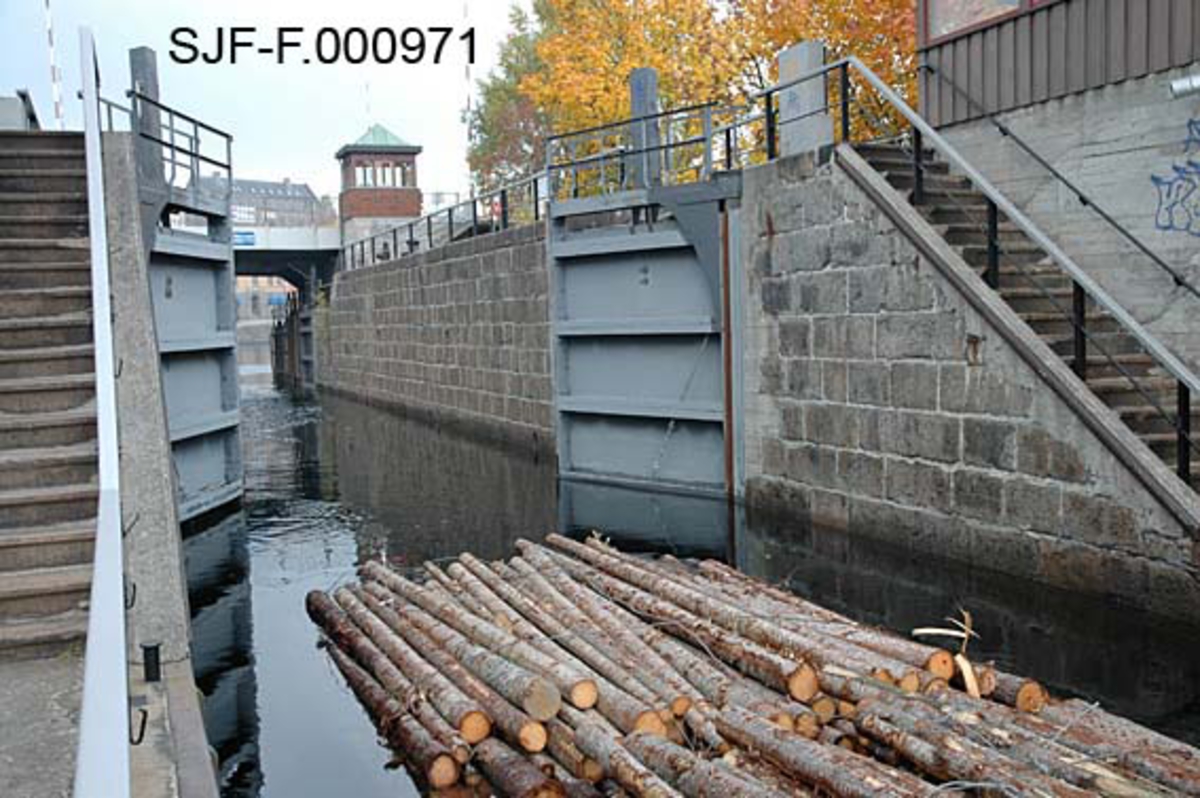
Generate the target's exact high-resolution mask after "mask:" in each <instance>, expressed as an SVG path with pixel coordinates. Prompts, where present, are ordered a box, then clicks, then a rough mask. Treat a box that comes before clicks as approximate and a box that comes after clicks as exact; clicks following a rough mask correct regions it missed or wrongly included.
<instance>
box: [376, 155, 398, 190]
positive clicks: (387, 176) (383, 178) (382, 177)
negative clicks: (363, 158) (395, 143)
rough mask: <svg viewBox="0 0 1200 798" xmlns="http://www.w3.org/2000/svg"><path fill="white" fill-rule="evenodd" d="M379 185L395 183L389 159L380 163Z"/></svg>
mask: <svg viewBox="0 0 1200 798" xmlns="http://www.w3.org/2000/svg"><path fill="white" fill-rule="evenodd" d="M379 185H381V186H386V187H391V186H393V185H395V179H394V177H393V174H392V165H391V164H390V163H388V162H387V161H384V162H383V163H381V164H379Z"/></svg>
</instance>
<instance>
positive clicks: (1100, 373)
mask: <svg viewBox="0 0 1200 798" xmlns="http://www.w3.org/2000/svg"><path fill="white" fill-rule="evenodd" d="M1062 359H1063V361H1064V362H1065V363H1066V364H1067V366H1069V367H1074V364H1075V354H1074V353H1073V352H1068V353H1067V354H1064V355H1063V356H1062ZM1121 371H1124V372H1125V373H1126V374H1132V375H1133V376H1135V377H1142V376H1155V377H1161V376H1163V371H1162V368H1161V367H1160V366H1159V365H1158V363H1157V362H1156V361H1155V360H1154V358H1153V357H1151V356H1150V355H1147V354H1145V353H1143V352H1125V353H1117V354H1114V355H1112V356H1111V359H1110V357H1106V356H1105V355H1101V354H1090V355H1088V356H1087V372H1086V373H1087V375H1088V377H1120V376H1121Z"/></svg>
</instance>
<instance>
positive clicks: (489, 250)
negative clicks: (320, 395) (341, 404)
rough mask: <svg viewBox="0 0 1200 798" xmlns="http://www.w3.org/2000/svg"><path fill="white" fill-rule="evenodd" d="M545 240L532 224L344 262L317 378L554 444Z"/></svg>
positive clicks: (492, 431)
mask: <svg viewBox="0 0 1200 798" xmlns="http://www.w3.org/2000/svg"><path fill="white" fill-rule="evenodd" d="M545 249H546V248H545V240H544V227H543V226H542V225H530V226H526V227H518V228H513V229H510V230H506V231H503V232H500V233H496V234H493V235H487V236H480V237H478V238H471V239H466V240H465V241H461V242H458V243H454V244H450V245H447V246H444V247H441V248H438V249H434V250H430V251H428V252H424V253H420V254H416V255H413V256H411V257H406V258H403V259H401V260H398V261H393V262H390V263H386V264H382V265H379V266H374V267H371V268H366V269H358V270H355V271H350V272H342V273H339V274H338V275H337V277H336V278H335V280H334V284H333V287H332V290H331V292H330V297H329V301H328V305H327V307H326V308H324V309H319V313H318V316H317V318H316V320H315V323H314V326H315V330H316V335H317V342H316V346H317V384H318V386H319V387H321V388H326V389H332V390H334V391H338V392H341V393H344V394H347V395H350V396H352V397H355V398H357V399H360V400H363V401H366V402H370V403H375V404H382V405H390V406H394V407H396V408H398V409H400V410H404V411H408V412H411V413H417V414H422V415H426V416H429V417H432V418H435V419H437V420H438V421H445V422H452V423H457V424H461V425H466V426H469V427H472V428H475V430H476V431H478V432H482V433H484V434H486V435H489V436H493V437H501V438H507V439H513V440H515V441H517V442H523V443H528V444H532V445H535V446H537V447H553V440H554V432H553V430H554V421H553V394H552V388H551V371H550V347H549V334H550V311H549V300H548V294H547V284H548V273H547V270H546V253H545Z"/></svg>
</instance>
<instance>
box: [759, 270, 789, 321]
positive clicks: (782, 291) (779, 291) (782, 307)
mask: <svg viewBox="0 0 1200 798" xmlns="http://www.w3.org/2000/svg"><path fill="white" fill-rule="evenodd" d="M761 290H762V306H763V310H764V311H765V312H766V313H767V314H769V315H772V316H778V315H779V314H780V313H786V312H787V311H789V310H791V308H792V293H791V289H790V288H789V287H788V284H787V283H786V282H784V281H783V280H781V279H779V278H777V277H772V278H767V279H764V280H763V281H762V289H761Z"/></svg>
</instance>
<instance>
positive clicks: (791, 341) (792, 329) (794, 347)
mask: <svg viewBox="0 0 1200 798" xmlns="http://www.w3.org/2000/svg"><path fill="white" fill-rule="evenodd" d="M809 328H810V323H809V320H808V319H786V320H783V321H780V322H779V351H780V354H782V355H783V356H784V357H808V356H809V354H810V353H811V351H812V346H811V345H810V343H809V340H810V339H809Z"/></svg>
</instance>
